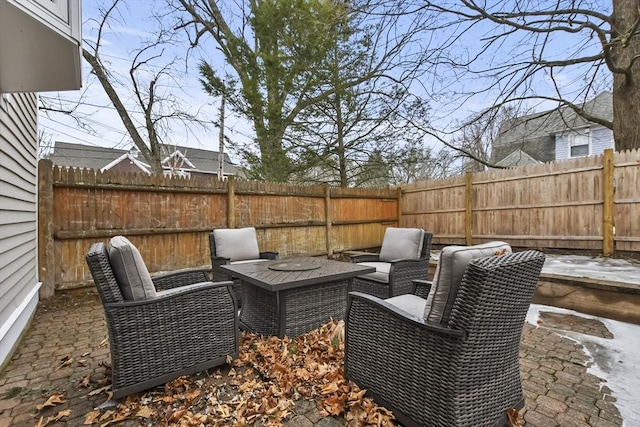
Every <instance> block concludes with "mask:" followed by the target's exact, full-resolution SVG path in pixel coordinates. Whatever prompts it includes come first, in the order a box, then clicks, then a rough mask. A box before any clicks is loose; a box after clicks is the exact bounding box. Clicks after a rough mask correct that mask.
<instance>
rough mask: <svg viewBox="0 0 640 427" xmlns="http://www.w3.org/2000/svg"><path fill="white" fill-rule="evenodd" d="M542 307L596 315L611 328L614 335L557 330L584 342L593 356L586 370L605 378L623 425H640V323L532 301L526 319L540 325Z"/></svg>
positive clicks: (547, 309) (589, 316)
mask: <svg viewBox="0 0 640 427" xmlns="http://www.w3.org/2000/svg"><path fill="white" fill-rule="evenodd" d="M541 311H546V312H551V313H560V314H573V315H574V316H578V317H582V318H584V319H596V320H599V321H601V322H602V323H603V324H604V325H605V326H606V327H607V329H609V332H611V333H612V334H613V339H606V338H600V337H594V336H591V335H587V334H581V333H578V332H570V331H561V330H557V329H555V331H557V332H558V334H560V335H562V336H565V337H567V338H569V339H572V340H574V341H577V342H579V343H580V344H582V345H583V348H584V351H585V353H586V354H587V355H588V356H589V357H591V359H592V363H591V365H590V366H589V367H588V368H587V372H588V373H590V374H592V375H595V376H597V377H598V378H602V379H603V380H605V381H606V385H607V387H609V388H610V389H611V394H612V395H613V397H615V398H616V402H615V406H616V408H618V410H619V411H620V416H621V417H622V419H623V424H622V425H623V426H626V427H633V426H640V393H639V392H638V388H640V325H634V324H631V323H625V322H619V321H617V320H611V319H605V318H601V317H597V316H591V315H588V314H584V313H579V312H577V311H573V310H567V309H563V308H557V307H551V306H545V305H539V304H531V306H530V308H529V312H528V313H527V318H526V321H527V322H529V323H531V324H532V325H534V326H538V319H539V318H540V312H541Z"/></svg>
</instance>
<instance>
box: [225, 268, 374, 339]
mask: <svg viewBox="0 0 640 427" xmlns="http://www.w3.org/2000/svg"><path fill="white" fill-rule="evenodd" d="M221 268H222V269H225V270H227V271H228V273H229V274H230V275H231V277H234V278H238V279H240V280H242V282H243V286H242V292H243V296H242V308H241V309H240V323H241V325H242V326H243V328H245V329H247V330H251V331H253V332H257V333H259V334H263V335H276V336H278V337H281V338H282V337H283V336H285V335H287V336H289V337H291V338H293V337H297V336H298V335H301V334H304V333H306V332H309V331H311V330H313V329H316V328H319V327H320V326H322V325H323V324H325V323H326V322H328V321H329V320H330V319H332V318H333V319H343V318H344V316H345V313H346V310H347V293H348V292H349V285H350V283H351V281H352V279H353V278H354V277H355V276H359V275H361V274H367V273H373V272H374V271H375V268H372V267H364V266H359V265H357V264H352V263H348V262H340V261H332V260H329V259H324V258H313V257H293V258H286V259H280V260H274V261H262V262H250V263H241V264H233V265H223V266H221Z"/></svg>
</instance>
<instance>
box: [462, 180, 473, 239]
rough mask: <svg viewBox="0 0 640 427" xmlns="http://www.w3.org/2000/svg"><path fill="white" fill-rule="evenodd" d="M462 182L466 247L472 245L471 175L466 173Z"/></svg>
mask: <svg viewBox="0 0 640 427" xmlns="http://www.w3.org/2000/svg"><path fill="white" fill-rule="evenodd" d="M464 181H465V186H464V196H465V197H464V200H465V201H464V204H465V212H464V240H465V244H466V245H467V246H471V245H472V244H473V193H472V191H471V190H472V186H473V174H472V173H471V172H467V173H466V174H465V176H464Z"/></svg>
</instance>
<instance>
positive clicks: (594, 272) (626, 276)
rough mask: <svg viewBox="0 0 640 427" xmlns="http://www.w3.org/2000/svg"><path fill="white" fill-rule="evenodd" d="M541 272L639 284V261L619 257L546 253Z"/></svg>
mask: <svg viewBox="0 0 640 427" xmlns="http://www.w3.org/2000/svg"><path fill="white" fill-rule="evenodd" d="M542 273H547V274H559V275H563V276H571V277H584V278H589V279H600V280H607V281H611V282H624V283H633V284H640V263H638V262H637V261H633V260H624V259H619V258H604V257H588V256H583V255H546V260H545V262H544V266H543V267H542Z"/></svg>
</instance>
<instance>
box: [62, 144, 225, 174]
mask: <svg viewBox="0 0 640 427" xmlns="http://www.w3.org/2000/svg"><path fill="white" fill-rule="evenodd" d="M176 150H179V151H180V152H181V153H182V154H183V155H184V156H185V157H186V159H188V160H189V162H191V163H192V164H193V165H194V168H193V169H195V170H198V171H203V172H211V173H216V172H217V171H218V156H219V153H218V152H217V151H209V150H202V149H198V148H191V147H183V146H179V145H166V146H164V150H163V151H164V153H163V156H162V158H163V159H164V158H165V157H168V156H170V155H171V154H173V153H174V152H175V151H176ZM128 152H130V150H121V149H116V148H107V147H96V146H92V145H84V144H73V143H69V142H61V141H56V142H55V145H54V149H53V152H52V153H51V154H50V155H49V159H51V161H52V162H53V164H54V165H57V166H68V167H80V168H89V169H96V170H99V169H101V168H103V167H104V166H106V165H108V164H109V163H111V162H112V161H114V160H115V159H117V158H118V157H120V156H122V155H123V154H126V153H128ZM140 160H142V161H144V160H143V159H142V158H140ZM185 168H186V165H185ZM224 171H225V174H236V173H237V168H236V166H235V165H234V164H233V163H232V162H231V158H230V157H229V155H228V154H226V153H225V154H224Z"/></svg>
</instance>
